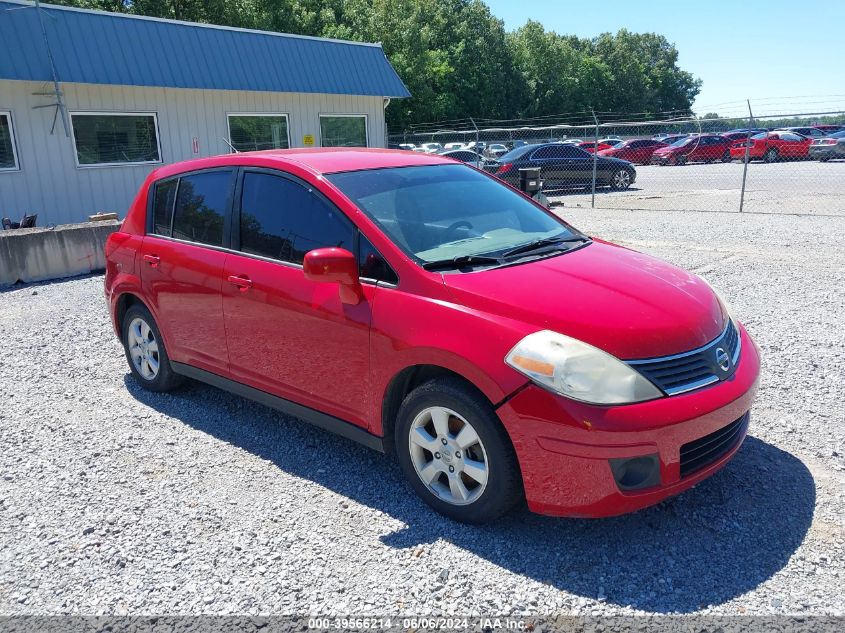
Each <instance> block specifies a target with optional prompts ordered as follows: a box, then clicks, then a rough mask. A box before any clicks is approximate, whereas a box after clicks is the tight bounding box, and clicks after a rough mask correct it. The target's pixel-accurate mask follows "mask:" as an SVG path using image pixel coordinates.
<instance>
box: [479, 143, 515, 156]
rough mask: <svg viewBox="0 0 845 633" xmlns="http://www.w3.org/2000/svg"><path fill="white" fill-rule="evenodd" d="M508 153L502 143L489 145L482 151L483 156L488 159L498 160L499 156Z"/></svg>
mask: <svg viewBox="0 0 845 633" xmlns="http://www.w3.org/2000/svg"><path fill="white" fill-rule="evenodd" d="M509 151H510V150H509V149H508V148H507V147H506V146H505V145H504V144H502V143H491V144H490V145H488V146H487V147H486V148H485V149H484V155H485V156H487V157H488V158H499V156H504V155H505V154H507V153H508V152H509Z"/></svg>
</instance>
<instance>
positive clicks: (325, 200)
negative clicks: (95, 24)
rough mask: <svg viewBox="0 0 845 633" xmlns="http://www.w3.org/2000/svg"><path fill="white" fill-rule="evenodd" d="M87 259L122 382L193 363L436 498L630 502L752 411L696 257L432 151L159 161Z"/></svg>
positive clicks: (534, 505)
mask: <svg viewBox="0 0 845 633" xmlns="http://www.w3.org/2000/svg"><path fill="white" fill-rule="evenodd" d="M106 260H107V270H106V277H105V293H106V297H107V299H108V306H109V309H110V313H111V318H112V321H113V324H114V331H115V333H116V334H117V336H118V337H119V338H120V340H121V341H122V343H123V346H124V348H125V352H126V358H127V361H128V364H129V369H130V371H131V373H132V375H133V377H134V379H135V380H136V381H137V382H138V383H139V384H140V385H141V386H142V387H144V388H145V389H149V390H152V391H170V390H172V389H174V388H176V387H177V386H178V385H179V383H180V382H181V381H182V380H183V379H184V378H185V377H189V378H193V379H197V380H200V381H204V382H206V383H209V384H211V385H214V386H216V387H220V388H223V389H227V390H229V391H231V392H234V393H236V394H239V395H242V396H245V397H248V398H253V399H255V400H257V401H259V402H262V403H264V404H266V405H269V406H271V407H275V408H278V409H280V410H282V411H286V412H288V413H291V414H293V415H294V416H296V417H297V418H299V419H300V420H303V421H305V422H310V423H312V424H316V425H317V426H320V427H322V428H325V429H329V430H332V431H334V432H336V433H339V434H341V435H343V436H345V437H347V438H351V439H353V440H357V441H359V442H361V443H362V444H365V445H366V446H369V447H372V448H374V449H377V450H379V451H383V452H386V453H388V454H390V455H393V456H395V458H396V459H397V460H398V462H399V464H400V465H401V468H402V470H403V471H404V473H405V475H406V477H407V479H408V481H409V482H410V485H411V486H412V487H413V489H414V490H415V491H416V492H417V493H418V494H419V495H420V496H421V497H422V498H423V499H424V500H425V501H426V502H427V503H428V504H430V505H431V506H432V507H434V508H435V509H436V510H438V511H440V512H442V513H443V514H445V515H447V516H449V517H451V518H453V519H456V520H460V521H467V522H484V521H489V520H492V519H495V518H496V517H498V516H500V515H501V514H503V513H504V512H506V511H507V510H509V509H510V508H512V507H513V506H514V505H515V504H516V503H518V502H519V500H520V499H521V498H522V497H523V496H524V497H525V498H526V499H527V503H528V507H529V508H530V509H531V510H533V511H535V512H540V513H544V514H551V515H568V516H579V517H603V516H610V515H616V514H621V513H624V512H629V511H632V510H636V509H638V508H642V507H645V506H648V505H651V504H653V503H656V502H658V501H660V500H661V499H665V498H666V497H669V496H672V495H676V494H678V493H680V492H681V491H683V490H686V489H687V488H690V487H691V486H694V485H695V484H697V483H698V482H700V481H701V480H703V479H705V478H706V477H709V476H710V475H712V474H713V473H714V472H716V471H717V470H718V469H719V468H721V467H722V466H724V465H725V463H726V462H727V461H728V460H730V459H731V457H732V456H733V455H734V454H735V453H736V451H737V450H738V448H739V446H740V444H741V443H742V441H743V438H744V437H745V434H746V431H747V429H748V423H749V410H750V408H751V403H752V400H753V398H754V395H755V391H756V388H757V382H758V374H759V370H760V360H759V356H758V351H757V348H756V346H755V345H754V343H753V342H752V340H751V338H750V337H749V335H748V333H747V332H746V331H745V328H743V326H742V325H740V324H739V323H738V322H737V321H736V320H734V319H732V318H731V316H730V314H729V313H728V310H727V308H726V306H725V304H724V303H723V302H722V301H721V300H720V299H719V297H718V296H717V295H716V294H715V292H714V291H713V290H712V288H711V287H710V286H709V285H708V284H707V283H706V282H705V281H703V280H702V279H700V278H698V277H696V276H695V275H693V274H691V273H687V272H684V271H683V270H680V269H678V268H676V267H674V266H671V265H669V264H667V263H665V262H662V261H660V260H658V259H655V258H653V257H649V256H647V255H642V254H640V253H637V252H635V251H632V250H630V249H628V248H622V247H618V246H615V245H613V244H610V243H608V242H605V241H602V240H600V239H592V238H590V237H588V236H587V235H584V234H583V233H580V232H579V231H578V230H576V229H575V228H573V227H572V226H570V225H569V224H567V223H566V222H564V221H562V220H561V219H559V218H558V217H557V216H555V215H554V214H552V213H551V212H549V211H548V210H546V209H545V208H544V207H542V206H540V205H538V204H536V203H535V202H533V201H532V200H531V199H530V198H528V197H526V196H524V195H523V194H521V193H520V192H518V191H516V190H514V189H513V188H512V187H509V186H508V185H505V184H503V183H502V182H500V181H499V180H497V179H496V178H494V177H493V176H491V175H489V174H486V173H484V172H482V171H479V170H477V169H474V168H472V167H470V166H468V165H465V164H461V163H458V162H456V161H452V160H449V159H445V158H441V157H439V156H436V155H431V154H419V153H412V152H403V151H390V150H372V149H370V150H368V149H352V148H350V149H314V150H307V149H292V150H271V151H268V152H255V153H239V154H230V155H227V156H218V157H214V158H204V159H197V160H191V161H187V162H183V163H178V164H175V165H170V166H166V167H162V168H160V169H157V170H155V171H153V172H152V173H151V174H150V175H149V177H148V178H147V179H146V181H145V182H144V184H143V185H142V186H141V189H140V191H139V192H138V195H137V197H136V199H135V201H134V202H133V204H132V206H131V208H130V210H129V212H128V214H127V216H126V219H125V220H124V221H123V224H122V226H121V228H120V230H119V231H118V232H116V233H114V234H112V235H111V236H110V237H109V239H108V242H107V244H106ZM232 423H233V424H236V423H237V421H236V420H233V422H232ZM303 450H310V449H306V448H305V447H303ZM354 455H355V453H350V454H349V455H348V456H347V457H348V458H354ZM315 459H318V460H319V459H321V457H320V456H319V455H315Z"/></svg>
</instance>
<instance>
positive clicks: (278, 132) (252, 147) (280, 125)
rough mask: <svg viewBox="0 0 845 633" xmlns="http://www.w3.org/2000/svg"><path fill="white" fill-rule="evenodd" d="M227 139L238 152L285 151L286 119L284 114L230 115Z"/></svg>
mask: <svg viewBox="0 0 845 633" xmlns="http://www.w3.org/2000/svg"><path fill="white" fill-rule="evenodd" d="M229 139H230V142H231V143H232V147H234V148H235V149H236V150H237V151H239V152H252V151H257V150H263V149H287V148H288V147H290V141H289V140H288V117H287V115H286V114H260V115H259V114H230V115H229Z"/></svg>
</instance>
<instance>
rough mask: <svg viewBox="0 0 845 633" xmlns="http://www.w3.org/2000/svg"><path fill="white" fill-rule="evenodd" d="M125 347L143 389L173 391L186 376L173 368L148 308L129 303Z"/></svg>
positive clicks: (124, 332)
mask: <svg viewBox="0 0 845 633" xmlns="http://www.w3.org/2000/svg"><path fill="white" fill-rule="evenodd" d="M123 349H124V351H125V352H126V360H127V361H128V362H129V369H130V370H131V371H132V376H133V377H134V378H135V380H136V381H137V382H138V384H139V385H141V386H142V387H143V388H144V389H148V390H150V391H171V390H172V389H175V388H176V387H178V386H179V385H180V384H182V382H183V380H184V378H183V377H182V376H180V375H179V374H177V373H176V372H174V371H173V369H172V368H171V367H170V357H169V356H168V355H167V350H166V349H165V347H164V340H163V339H162V338H161V333H160V332H159V330H158V326H157V325H156V322H155V319H153V316H152V314H150V311H149V310H147V308H146V307H144V306H142V305H139V304H136V305H133V306H130V307H129V309H128V310H127V311H126V314H125V315H124V316H123Z"/></svg>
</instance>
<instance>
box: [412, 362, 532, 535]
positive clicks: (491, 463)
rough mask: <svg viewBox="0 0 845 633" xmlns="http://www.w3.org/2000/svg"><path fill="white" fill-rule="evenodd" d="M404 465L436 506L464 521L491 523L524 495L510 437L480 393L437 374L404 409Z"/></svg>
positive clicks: (418, 489) (414, 484)
mask: <svg viewBox="0 0 845 633" xmlns="http://www.w3.org/2000/svg"><path fill="white" fill-rule="evenodd" d="M395 446H396V453H397V458H398V460H399V465H400V466H401V468H402V471H403V472H404V474H405V477H406V478H407V479H408V482H409V483H410V484H411V487H412V488H413V489H414V491H415V492H416V493H417V494H418V495H419V496H420V497H421V498H422V499H423V501H425V502H426V503H427V504H428V505H430V506H431V507H432V508H434V509H435V510H437V511H438V512H440V513H441V514H444V515H446V516H447V517H449V518H450V519H454V520H456V521H461V522H464V523H487V522H489V521H493V520H494V519H497V518H499V517H500V516H502V515H503V514H504V513H506V512H507V511H508V510H510V509H511V508H512V507H513V506H514V505H515V504H516V503H517V502H518V501H519V500H520V499H521V497H522V481H521V476H520V472H519V465H518V463H517V460H516V455H515V453H514V450H513V446H512V445H511V443H510V438H509V437H508V435H507V433H506V432H505V430H504V428H503V427H502V425H501V423H500V422H499V419H498V418H497V416H496V413H495V412H494V411H493V408H492V407H491V406H490V403H489V402H487V400H485V399H484V398H483V397H482V396H481V395H480V394H478V393H476V392H474V391H473V390H472V389H470V388H469V387H467V386H466V385H465V384H463V383H462V382H461V381H459V380H457V379H453V378H438V379H435V380H432V381H430V382H427V383H425V384H423V385H421V386H420V387H417V388H416V389H415V390H414V391H412V392H411V393H410V394H408V396H407V397H406V398H405V401H404V402H403V403H402V406H401V408H400V409H399V415H398V420H397V424H396V431H395Z"/></svg>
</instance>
